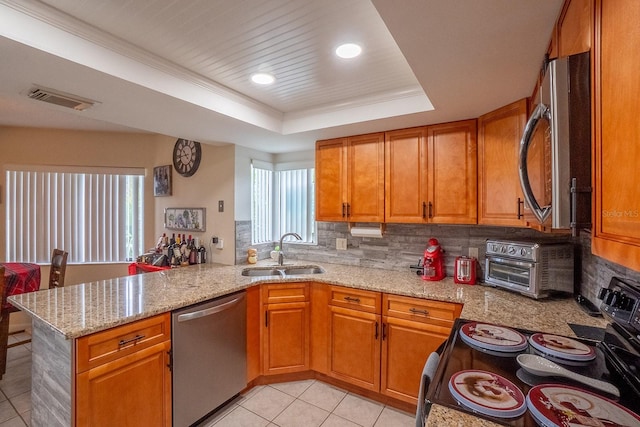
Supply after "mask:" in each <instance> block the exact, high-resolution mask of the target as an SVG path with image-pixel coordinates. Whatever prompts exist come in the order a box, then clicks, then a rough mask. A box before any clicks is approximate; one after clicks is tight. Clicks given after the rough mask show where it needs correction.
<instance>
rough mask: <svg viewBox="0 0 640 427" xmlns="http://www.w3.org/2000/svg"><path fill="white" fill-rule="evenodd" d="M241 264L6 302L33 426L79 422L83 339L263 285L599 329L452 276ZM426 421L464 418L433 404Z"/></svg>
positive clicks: (548, 327) (572, 308)
mask: <svg viewBox="0 0 640 427" xmlns="http://www.w3.org/2000/svg"><path fill="white" fill-rule="evenodd" d="M302 263H303V262H300V264H302ZM258 265H260V264H258ZM245 267H246V266H222V265H213V264H206V265H205V264H203V265H196V266H192V267H185V268H179V269H172V270H167V271H163V272H158V273H149V274H144V275H136V276H127V277H121V278H115V279H110V280H104V281H98V282H93V283H86V284H81V285H75V286H68V287H64V288H58V289H54V290H50V291H40V292H36V293H31V294H23V295H19V296H14V297H11V298H10V301H11V303H12V304H14V305H16V306H17V307H19V308H20V309H22V310H23V311H25V312H27V313H28V314H30V315H31V316H32V318H33V343H32V350H33V376H32V381H33V385H32V401H33V410H32V425H33V426H43V425H47V426H52V425H60V426H68V425H75V424H76V420H75V415H74V411H77V408H76V403H75V402H74V395H75V394H76V390H75V387H76V386H77V385H76V382H75V380H74V376H75V363H76V361H75V359H76V357H77V355H76V351H77V350H76V345H77V342H78V341H79V339H81V338H82V337H86V336H88V335H91V334H94V333H96V332H100V331H104V330H107V329H109V328H113V327H116V326H122V325H126V324H130V323H132V322H135V321H138V320H141V319H148V318H152V317H154V316H157V315H162V314H163V313H168V312H170V311H172V310H175V309H178V308H181V307H185V306H188V305H191V304H194V303H198V302H201V301H206V300H210V299H213V298H216V297H219V296H223V295H227V294H230V293H232V292H235V291H238V290H242V289H248V288H252V287H254V286H257V285H261V284H268V283H282V282H316V283H322V284H326V285H339V286H344V287H348V288H354V289H359V290H368V291H376V292H383V293H387V294H393V295H402V296H409V297H414V298H422V299H429V300H436V301H444V302H452V303H459V304H463V308H462V313H461V317H463V318H466V319H474V320H478V321H485V322H493V323H499V324H505V325H510V326H513V327H518V328H525V329H536V330H541V331H547V332H552V333H557V334H562V335H573V332H572V330H571V329H570V328H569V326H568V324H567V323H576V324H583V325H590V326H598V327H602V326H603V325H604V321H603V320H601V319H594V318H591V317H589V316H587V315H586V314H584V313H583V312H582V311H581V310H580V309H579V308H578V306H577V305H576V304H575V302H574V301H573V300H572V299H559V300H554V299H551V300H542V301H537V300H532V299H529V298H525V297H522V296H520V295H517V294H514V293H510V292H507V291H503V290H498V289H493V288H490V287H486V286H481V285H475V286H470V285H455V284H453V281H452V280H451V279H445V280H443V281H440V282H426V281H423V280H421V279H420V277H418V276H416V275H415V274H414V273H412V272H410V271H406V272H404V271H390V270H381V269H371V268H361V267H351V266H344V265H335V264H323V265H322V268H323V269H324V270H325V272H324V273H323V274H314V275H299V276H288V277H285V278H282V277H280V276H272V277H265V276H259V277H246V276H243V275H242V270H243V268H245ZM426 356H427V355H425V358H426ZM431 417H434V420H435V418H436V417H439V419H441V420H443V419H447V420H449V421H451V420H452V419H453V418H451V417H468V416H466V415H462V414H459V413H458V412H457V411H452V410H449V409H446V408H440V407H434V409H433V410H432V415H431V416H430V418H431ZM460 419H463V418H460ZM434 425H436V424H434Z"/></svg>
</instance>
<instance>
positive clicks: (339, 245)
mask: <svg viewBox="0 0 640 427" xmlns="http://www.w3.org/2000/svg"><path fill="white" fill-rule="evenodd" d="M336 249H337V250H339V251H346V250H347V239H340V238H338V239H336Z"/></svg>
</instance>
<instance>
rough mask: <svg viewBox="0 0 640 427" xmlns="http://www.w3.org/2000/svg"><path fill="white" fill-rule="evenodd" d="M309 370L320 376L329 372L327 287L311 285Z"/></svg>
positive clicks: (322, 284) (317, 284)
mask: <svg viewBox="0 0 640 427" xmlns="http://www.w3.org/2000/svg"><path fill="white" fill-rule="evenodd" d="M310 287H311V302H310V304H311V354H310V358H311V362H310V363H311V369H312V370H313V371H315V372H319V373H321V374H327V373H328V371H329V357H328V354H327V348H329V286H327V285H325V284H324V283H317V282H314V283H311V284H310Z"/></svg>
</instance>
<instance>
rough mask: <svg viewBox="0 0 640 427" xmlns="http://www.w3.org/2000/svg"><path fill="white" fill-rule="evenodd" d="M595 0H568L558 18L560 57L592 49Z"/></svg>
mask: <svg viewBox="0 0 640 427" xmlns="http://www.w3.org/2000/svg"><path fill="white" fill-rule="evenodd" d="M592 11H593V0H568V1H565V6H564V8H563V11H562V13H561V14H560V18H559V19H558V33H557V34H558V54H559V56H560V57H564V56H569V55H574V54H576V53H582V52H588V51H589V49H591V16H592Z"/></svg>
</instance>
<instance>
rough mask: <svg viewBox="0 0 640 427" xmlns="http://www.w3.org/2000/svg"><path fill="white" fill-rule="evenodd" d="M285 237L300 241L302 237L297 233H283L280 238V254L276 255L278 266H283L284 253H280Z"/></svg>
mask: <svg viewBox="0 0 640 427" xmlns="http://www.w3.org/2000/svg"><path fill="white" fill-rule="evenodd" d="M287 236H293V237H295V238H296V239H298V240H302V237H300V235H299V234H298V233H284V234H283V235H282V237H280V253H279V254H278V265H282V264H284V253H283V251H282V241H283V240H284V238H285V237H287Z"/></svg>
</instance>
